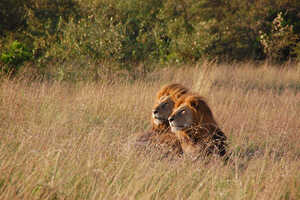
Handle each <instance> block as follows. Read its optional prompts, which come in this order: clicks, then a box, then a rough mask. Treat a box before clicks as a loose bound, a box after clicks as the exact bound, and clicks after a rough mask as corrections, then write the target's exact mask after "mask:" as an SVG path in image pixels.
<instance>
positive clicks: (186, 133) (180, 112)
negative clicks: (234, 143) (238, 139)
mask: <svg viewBox="0 0 300 200" xmlns="http://www.w3.org/2000/svg"><path fill="white" fill-rule="evenodd" d="M169 123H170V126H171V131H172V132H173V133H175V135H176V136H177V138H178V139H179V141H180V144H181V147H182V149H183V152H184V153H185V154H188V155H191V156H192V157H193V158H198V157H199V156H201V155H203V156H207V155H209V154H217V155H219V156H224V155H225V154H226V147H227V144H226V136H225V134H224V133H223V132H222V131H221V129H220V128H219V127H218V124H217V122H216V120H215V119H214V116H213V113H212V111H211V109H210V108H209V106H208V105H207V103H206V101H205V100H204V98H203V97H201V96H199V95H195V94H187V95H183V96H181V97H180V98H179V99H178V100H177V102H176V104H175V107H174V111H173V113H172V114H171V115H170V117H169Z"/></svg>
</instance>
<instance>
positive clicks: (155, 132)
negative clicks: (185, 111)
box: [136, 83, 189, 154]
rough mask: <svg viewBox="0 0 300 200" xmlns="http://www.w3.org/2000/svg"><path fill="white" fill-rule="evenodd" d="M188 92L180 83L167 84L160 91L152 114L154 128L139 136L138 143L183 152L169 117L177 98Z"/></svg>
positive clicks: (177, 152) (176, 152)
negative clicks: (172, 130) (171, 127)
mask: <svg viewBox="0 0 300 200" xmlns="http://www.w3.org/2000/svg"><path fill="white" fill-rule="evenodd" d="M188 92H189V90H188V89H187V88H185V87H184V86H183V85H181V84H178V83H173V84H169V85H166V86H164V87H162V88H161V89H160V90H159V91H158V93H157V95H156V96H157V97H156V101H155V105H154V108H153V110H152V116H151V123H152V129H151V131H148V132H146V133H143V134H142V135H141V136H140V137H138V139H137V141H136V142H137V144H146V145H150V146H151V145H152V146H153V145H154V146H156V147H158V148H163V149H168V151H170V152H174V153H175V154H181V153H182V148H181V146H180V142H179V140H178V138H177V137H176V136H175V134H174V133H172V132H171V131H170V125H169V121H168V118H169V115H170V114H171V113H172V111H173V108H174V106H175V104H176V102H177V100H178V99H179V98H180V97H181V96H182V95H184V94H187V93H188Z"/></svg>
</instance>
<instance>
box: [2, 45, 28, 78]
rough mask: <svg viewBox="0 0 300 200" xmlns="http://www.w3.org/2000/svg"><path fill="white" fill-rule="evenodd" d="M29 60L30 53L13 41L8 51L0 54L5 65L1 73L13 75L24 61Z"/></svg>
mask: <svg viewBox="0 0 300 200" xmlns="http://www.w3.org/2000/svg"><path fill="white" fill-rule="evenodd" d="M31 59H32V51H31V50H30V49H28V48H27V47H26V46H25V45H24V44H22V43H20V42H18V41H14V42H12V43H11V45H10V46H9V47H8V49H7V50H6V51H5V52H3V53H2V54H1V61H2V62H3V63H4V64H5V65H4V68H3V69H2V71H4V72H5V73H13V74H14V73H16V72H17V71H18V69H19V67H20V66H21V65H22V64H23V63H24V62H25V61H28V60H31Z"/></svg>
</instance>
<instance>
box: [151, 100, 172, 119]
mask: <svg viewBox="0 0 300 200" xmlns="http://www.w3.org/2000/svg"><path fill="white" fill-rule="evenodd" d="M174 105H175V103H174V101H173V100H172V98H171V97H170V96H163V97H161V98H160V99H159V102H158V104H157V105H156V106H155V107H154V109H153V110H152V118H153V122H154V123H155V124H156V125H160V124H163V123H165V122H168V118H169V116H170V114H171V113H172V111H173V108H174Z"/></svg>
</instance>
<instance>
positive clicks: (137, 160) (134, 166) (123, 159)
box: [0, 63, 300, 200]
mask: <svg viewBox="0 0 300 200" xmlns="http://www.w3.org/2000/svg"><path fill="white" fill-rule="evenodd" d="M172 82H178V83H182V84H184V85H185V86H187V87H189V88H190V89H191V90H193V91H195V92H198V93H200V94H201V95H203V96H205V97H206V99H207V101H208V103H209V105H210V107H211V109H212V111H213V113H214V115H215V118H216V119H217V121H218V123H219V125H220V127H221V128H222V130H223V131H224V132H225V133H226V135H227V137H228V140H229V150H230V151H231V152H232V154H231V161H230V162H229V163H228V164H227V165H225V164H224V163H223V162H222V161H221V160H219V159H218V158H215V159H211V160H198V161H196V162H194V161H192V160H191V159H189V158H188V157H182V158H178V159H168V158H162V157H161V155H160V153H159V152H137V151H136V149H135V148H134V147H133V146H132V141H133V140H134V137H135V136H136V133H138V132H142V131H146V130H148V129H150V127H151V125H150V116H151V109H152V105H153V103H154V99H155V93H156V92H157V91H158V89H159V88H160V87H161V86H162V85H164V84H167V83H172ZM299 113H300V66H299V65H298V66H296V65H295V66H289V67H281V68H276V67H270V66H268V65H267V64H265V65H261V66H259V67H257V66H254V64H240V65H237V66H229V65H228V66H226V65H223V66H211V64H209V63H206V64H203V65H201V66H198V67H181V68H171V69H164V70H158V71H155V72H152V73H150V74H148V75H147V76H145V77H144V78H141V79H139V80H135V81H131V80H125V79H122V78H120V79H116V80H114V81H110V82H98V83H96V82H84V83H80V82H78V83H65V82H51V83H49V82H30V81H26V80H22V79H14V80H12V79H6V78H2V80H1V83H0V120H1V122H0V172H1V173H0V199H3V200H4V199H51V200H54V199H89V200H92V199H275V200H276V199H294V200H296V199H300V117H299Z"/></svg>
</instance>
